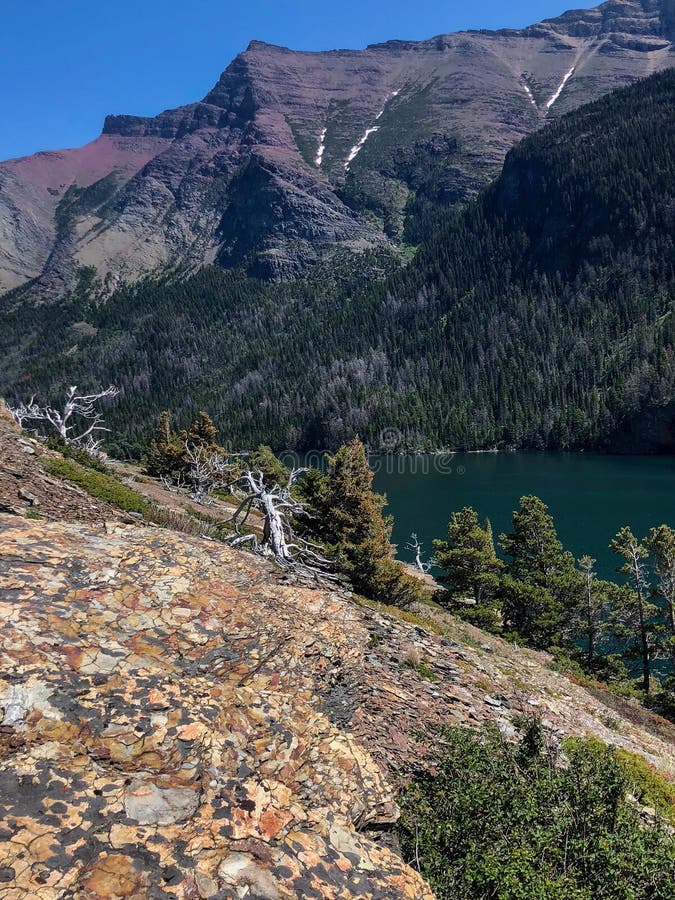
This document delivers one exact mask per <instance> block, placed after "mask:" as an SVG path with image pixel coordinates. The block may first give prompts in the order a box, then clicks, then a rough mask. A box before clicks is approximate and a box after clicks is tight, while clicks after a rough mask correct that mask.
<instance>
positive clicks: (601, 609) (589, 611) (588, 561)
mask: <svg viewBox="0 0 675 900" xmlns="http://www.w3.org/2000/svg"><path fill="white" fill-rule="evenodd" d="M595 563H596V560H594V559H592V558H591V557H590V556H582V557H581V559H580V560H579V571H580V573H581V586H582V601H581V603H580V604H579V606H578V607H577V608H576V615H575V617H574V623H573V634H574V637H575V638H578V639H581V640H583V641H584V643H585V645H586V665H587V667H588V669H589V670H592V669H593V667H594V665H595V663H596V659H597V655H598V643H599V640H600V637H601V636H602V634H603V633H604V632H605V631H606V628H607V607H608V603H609V602H610V601H609V598H608V591H611V589H612V588H614V587H615V586H614V585H610V584H608V583H607V582H605V581H601V580H600V579H599V578H598V575H597V572H596V571H595Z"/></svg>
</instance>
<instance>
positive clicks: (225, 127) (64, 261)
mask: <svg viewBox="0 0 675 900" xmlns="http://www.w3.org/2000/svg"><path fill="white" fill-rule="evenodd" d="M673 22H675V11H674V10H673V3H672V0H640V2H638V0H609V2H607V3H604V4H602V5H601V6H600V7H598V8H597V9H595V10H588V11H576V12H570V13H567V14H565V15H564V16H562V17H560V18H559V19H553V20H550V21H547V22H544V23H541V24H540V25H537V26H533V27H531V28H527V29H524V30H522V31H500V32H467V33H460V34H453V35H443V36H439V37H437V38H434V39H432V40H429V41H423V42H418V43H415V42H405V41H391V42H388V43H385V44H379V45H374V46H371V47H368V48H367V49H365V50H356V51H353V50H346V51H342V50H340V51H332V52H325V53H298V52H294V51H291V50H287V49H284V48H280V47H274V46H270V45H268V44H263V43H259V42H253V43H252V44H251V45H250V46H249V48H248V50H247V51H246V52H245V53H243V54H241V55H240V56H239V57H237V59H236V60H235V61H234V62H233V63H232V64H231V65H230V66H229V67H228V68H227V69H226V71H225V72H224V73H223V75H222V76H221V78H220V80H219V81H218V83H217V85H216V86H215V87H214V89H213V90H212V91H211V92H210V93H209V94H207V96H206V97H205V98H204V100H203V101H202V102H200V103H196V104H193V105H191V106H187V107H182V108H179V109H176V110H169V111H167V112H164V113H162V114H161V115H159V116H157V117H155V118H151V119H144V118H137V117H132V116H113V117H109V118H108V119H107V121H106V123H105V127H104V131H103V135H102V136H101V137H100V138H99V139H98V140H97V141H94V142H93V143H92V144H90V145H88V146H87V147H85V148H83V149H81V150H71V151H65V152H62V153H42V154H38V155H37V156H34V157H29V158H27V159H22V160H11V161H9V162H6V163H2V164H1V165H0V292H2V291H5V290H8V289H10V288H14V287H17V286H19V285H22V284H25V283H26V282H27V281H29V280H30V279H35V278H37V279H38V282H37V284H36V285H35V290H34V296H42V297H44V296H45V295H47V296H48V295H54V294H58V293H62V292H63V291H64V290H66V289H68V287H71V286H73V285H74V284H75V283H76V282H77V274H78V271H79V270H80V269H81V268H82V267H84V266H88V267H93V268H94V269H95V270H96V272H97V274H98V275H99V277H100V278H101V279H102V280H103V281H104V282H105V283H106V285H107V288H108V289H112V288H113V287H114V286H115V285H116V284H118V283H119V282H120V281H122V280H134V279H136V278H138V277H139V276H140V275H142V274H143V273H145V272H148V271H155V270H162V269H166V268H176V267H178V268H185V267H187V268H188V269H189V268H194V267H198V266H201V265H204V264H206V263H211V262H214V261H218V262H220V263H222V264H224V265H240V264H245V265H248V266H249V268H250V269H251V271H253V272H254V273H256V274H262V275H264V276H267V277H275V278H280V277H290V276H294V275H297V274H299V273H301V272H302V271H304V270H305V269H306V268H307V266H309V265H311V264H312V263H313V262H314V261H315V260H316V259H317V258H318V257H319V256H320V255H321V254H324V253H326V252H328V251H330V250H331V248H334V247H335V246H336V245H339V244H341V245H345V246H348V247H351V248H353V249H357V250H358V249H361V248H364V247H369V246H376V245H378V244H382V243H387V242H388V241H390V240H393V241H398V240H400V239H401V238H402V236H403V229H404V223H405V221H406V216H407V213H408V210H409V203H410V202H411V201H413V200H414V198H415V197H416V196H427V195H428V198H427V199H428V200H429V201H430V202H434V203H440V204H443V205H452V204H454V203H457V202H462V201H464V200H466V199H467V197H469V196H471V195H472V194H473V193H474V192H475V191H476V190H477V189H478V188H479V187H480V186H482V185H483V184H485V182H486V181H487V180H489V179H490V178H492V177H493V176H494V175H495V174H496V173H497V172H498V169H499V166H500V165H501V162H502V160H503V158H504V155H505V154H506V152H507V151H508V150H509V148H510V147H512V146H513V144H514V143H515V142H516V141H518V140H519V139H520V138H522V137H523V136H525V135H526V134H528V133H530V132H531V131H532V130H534V129H536V128H538V127H539V126H540V125H541V124H542V123H543V122H544V121H545V120H546V118H547V117H548V116H550V115H557V114H559V113H560V112H564V111H566V110H569V109H571V108H574V107H576V106H579V105H581V104H583V103H586V102H588V101H590V100H593V99H595V98H597V97H598V96H600V95H601V94H603V93H605V92H607V91H609V90H611V89H613V88H616V87H619V86H622V85H624V84H627V83H629V82H631V81H633V80H635V79H636V78H639V77H641V76H645V75H648V74H651V73H652V72H654V71H656V70H658V69H660V68H663V67H665V66H669V65H672V63H673V59H674V56H673V43H672V39H673Z"/></svg>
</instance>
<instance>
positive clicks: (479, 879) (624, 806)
mask: <svg viewBox="0 0 675 900" xmlns="http://www.w3.org/2000/svg"><path fill="white" fill-rule="evenodd" d="M566 755H567V757H568V762H567V765H566V766H564V767H563V766H559V765H557V764H556V763H557V760H556V759H555V758H554V756H553V755H552V753H551V752H550V751H549V750H548V749H547V748H546V746H545V742H544V740H543V735H542V732H541V729H540V727H539V726H538V724H537V723H530V724H529V725H528V726H527V730H526V733H525V736H524V737H523V740H522V741H521V743H520V744H516V745H513V744H510V743H509V742H507V741H506V740H505V739H504V738H503V737H502V736H501V734H500V733H499V732H498V731H497V729H492V728H490V729H486V730H484V731H483V732H480V733H477V732H473V731H470V730H468V729H463V728H446V729H443V730H441V731H439V734H438V746H437V754H436V756H437V758H436V759H434V766H433V772H434V774H433V775H431V774H430V773H429V771H424V772H421V773H419V774H418V775H417V776H416V777H415V778H414V779H413V781H412V783H411V784H410V785H409V787H408V788H407V789H406V790H405V791H404V793H403V794H402V796H401V797H400V804H401V808H402V818H401V821H400V823H399V827H398V831H399V837H400V841H401V847H402V850H403V853H404V856H405V858H406V860H407V861H408V862H410V863H411V864H413V865H416V866H417V867H418V868H419V869H420V871H421V872H422V874H423V875H424V876H425V877H426V878H427V880H428V881H429V882H430V884H431V886H432V888H433V889H434V891H435V892H436V896H437V897H438V898H439V900H451V898H452V900H469V898H471V900H488V898H490V900H492V898H498V900H597V898H603V900H648V898H649V900H671V898H672V897H673V896H675V840H674V839H673V836H672V834H670V833H669V832H668V831H667V830H666V829H665V828H663V827H661V826H660V825H655V826H654V827H651V826H650V827H645V824H644V823H643V821H642V820H641V818H640V815H639V810H638V809H637V808H636V806H635V804H634V803H633V802H631V800H630V799H629V797H628V794H629V792H631V791H632V790H633V786H632V780H631V777H629V775H628V773H627V772H626V769H625V767H624V765H623V763H622V761H621V759H620V758H619V755H618V754H617V753H616V752H615V751H614V750H612V749H611V748H609V747H607V746H606V745H604V744H602V743H600V742H599V741H584V740H578V741H573V742H568V744H567V746H566Z"/></svg>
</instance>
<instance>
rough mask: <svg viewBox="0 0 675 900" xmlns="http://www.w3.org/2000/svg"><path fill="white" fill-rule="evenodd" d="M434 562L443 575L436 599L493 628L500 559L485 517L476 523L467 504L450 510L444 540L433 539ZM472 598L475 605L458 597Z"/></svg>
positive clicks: (475, 621)
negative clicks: (470, 604) (468, 604)
mask: <svg viewBox="0 0 675 900" xmlns="http://www.w3.org/2000/svg"><path fill="white" fill-rule="evenodd" d="M434 549H435V551H436V552H435V558H436V562H437V563H438V565H439V566H440V568H441V569H443V570H444V571H445V575H444V576H443V577H442V578H441V579H440V580H441V582H443V583H444V584H445V585H447V588H448V589H447V590H446V591H441V592H439V593H438V595H437V599H438V600H439V602H441V603H443V604H447V603H448V602H450V605H452V606H453V608H454V609H456V610H457V611H458V612H460V613H461V614H462V617H463V618H467V619H469V620H470V621H473V622H474V624H476V625H482V626H483V627H487V628H495V627H496V626H497V624H498V615H497V594H498V591H499V581H500V573H501V570H502V569H503V568H504V564H503V562H502V561H501V560H500V559H499V558H498V557H497V554H496V552H495V547H494V540H493V537H492V529H491V527H490V523H489V522H488V521H486V522H485V524H484V525H483V526H481V525H480V524H479V521H478V514H477V513H476V511H475V510H474V509H472V508H471V507H469V506H467V507H464V508H463V509H461V510H459V512H455V513H453V514H452V517H451V519H450V523H449V525H448V539H447V541H438V540H437V541H434ZM466 600H472V601H474V603H475V606H466V604H465V603H462V601H466Z"/></svg>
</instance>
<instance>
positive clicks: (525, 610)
mask: <svg viewBox="0 0 675 900" xmlns="http://www.w3.org/2000/svg"><path fill="white" fill-rule="evenodd" d="M499 540H500V544H501V546H502V548H503V550H504V552H505V553H506V554H507V556H508V557H509V560H508V562H507V565H506V575H505V577H504V579H503V581H502V611H503V616H504V623H505V625H506V626H507V627H510V628H513V629H514V630H515V631H516V632H517V633H518V634H519V635H520V636H521V638H522V639H523V640H526V641H527V642H528V643H530V644H532V645H533V646H535V647H538V648H542V649H545V648H547V647H550V646H552V645H555V644H560V643H562V642H563V639H564V636H565V632H566V631H567V623H568V621H569V617H570V614H571V612H572V610H573V609H574V608H575V607H576V606H577V605H578V603H579V586H580V585H579V574H578V572H577V571H576V570H575V568H574V558H573V557H572V554H571V553H568V552H566V551H565V550H563V546H562V544H561V543H560V541H559V540H558V535H557V533H556V530H555V525H554V523H553V518H552V517H551V515H550V514H549V513H548V507H547V506H546V504H545V503H544V502H543V501H542V500H540V499H539V498H538V497H533V496H526V497H521V499H520V509H519V510H516V512H514V514H513V531H512V532H511V533H510V534H502V535H500V538H499Z"/></svg>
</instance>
